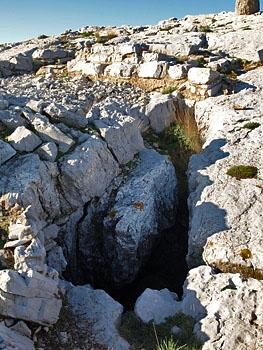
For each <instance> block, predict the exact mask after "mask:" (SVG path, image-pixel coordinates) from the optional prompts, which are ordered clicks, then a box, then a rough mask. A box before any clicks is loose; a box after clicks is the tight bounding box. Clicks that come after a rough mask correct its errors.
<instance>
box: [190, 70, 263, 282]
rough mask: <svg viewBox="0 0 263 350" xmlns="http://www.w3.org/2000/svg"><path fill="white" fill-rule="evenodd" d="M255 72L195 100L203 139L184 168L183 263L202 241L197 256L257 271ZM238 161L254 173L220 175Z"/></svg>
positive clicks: (227, 268)
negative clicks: (236, 85)
mask: <svg viewBox="0 0 263 350" xmlns="http://www.w3.org/2000/svg"><path fill="white" fill-rule="evenodd" d="M261 74H262V68H258V69H256V70H254V71H251V72H248V73H246V74H245V75H244V76H242V81H243V83H240V88H241V89H240V91H239V92H238V93H236V94H233V95H230V96H221V97H217V98H213V99H207V100H205V101H203V102H199V103H197V104H196V120H197V123H198V125H199V128H200V130H201V131H202V134H203V137H204V138H205V139H206V142H205V144H204V151H203V152H202V153H201V154H200V155H195V156H193V157H192V159H191V161H190V166H189V170H188V174H189V181H190V192H191V194H190V197H189V206H190V231H189V251H188V257H187V260H188V263H189V266H197V265H198V264H200V263H201V262H202V258H201V256H202V253H203V248H204V246H205V248H204V253H203V254H204V255H203V257H204V259H205V261H206V262H207V263H208V264H209V265H211V266H214V267H216V268H218V269H220V270H221V271H224V272H240V273H244V274H245V275H246V276H248V277H249V276H251V277H253V276H258V277H260V276H262V261H263V260H262V252H261V245H262V242H261V240H262V233H263V232H262V227H263V226H262V224H263V221H262V214H261V208H262V205H263V203H262V175H261V174H262V159H263V158H262V156H263V154H262V150H261V138H262V126H261V117H260V115H261V109H262V100H261V94H262V85H261V78H260V77H261ZM248 122H258V124H259V125H258V127H257V128H255V129H254V130H250V129H247V128H246V127H244V126H245V125H246V124H247V123H248ZM241 164H243V165H250V166H255V167H256V168H257V169H258V175H257V176H256V177H255V178H252V179H241V180H238V179H236V178H235V177H231V176H229V175H227V174H226V173H227V171H228V169H230V168H231V167H232V166H235V165H241ZM244 227H246V229H245V230H244ZM244 251H247V252H249V254H248V255H246V254H245V255H243V253H242V252H244ZM260 278H261V277H260Z"/></svg>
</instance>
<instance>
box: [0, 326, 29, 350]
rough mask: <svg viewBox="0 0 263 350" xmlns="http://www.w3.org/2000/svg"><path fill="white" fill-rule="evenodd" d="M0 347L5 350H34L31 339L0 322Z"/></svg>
mask: <svg viewBox="0 0 263 350" xmlns="http://www.w3.org/2000/svg"><path fill="white" fill-rule="evenodd" d="M0 347H1V348H2V349H7V350H9V349H10V350H11V349H17V350H35V346H34V343H33V341H32V340H31V339H29V338H28V337H26V336H24V335H21V334H19V333H18V332H16V331H13V330H11V329H10V328H8V327H6V326H5V324H4V322H0Z"/></svg>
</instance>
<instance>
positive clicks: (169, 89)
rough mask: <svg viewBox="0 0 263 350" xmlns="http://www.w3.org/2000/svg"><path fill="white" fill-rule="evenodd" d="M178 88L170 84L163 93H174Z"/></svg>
mask: <svg viewBox="0 0 263 350" xmlns="http://www.w3.org/2000/svg"><path fill="white" fill-rule="evenodd" d="M176 90H177V88H176V87H173V86H169V87H167V88H166V89H164V90H163V94H172V93H173V92H174V91H176Z"/></svg>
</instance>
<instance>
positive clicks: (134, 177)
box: [78, 149, 177, 287]
mask: <svg viewBox="0 0 263 350" xmlns="http://www.w3.org/2000/svg"><path fill="white" fill-rule="evenodd" d="M130 166H131V167H132V169H131V170H129V169H128V170H127V171H128V172H130V173H129V174H128V175H127V179H126V181H125V182H124V184H123V185H121V186H119V188H118V190H117V191H115V193H114V192H113V196H112V198H110V199H107V201H105V199H103V198H102V200H101V203H99V204H97V205H96V207H97V209H96V208H95V209H93V212H92V210H90V211H89V212H88V213H87V215H86V217H85V219H84V220H83V221H82V222H81V225H80V229H81V234H80V235H79V249H80V252H79V254H78V256H79V259H80V261H81V266H80V268H81V269H82V271H83V273H82V274H83V275H84V276H85V275H90V276H91V275H92V276H94V275H95V276H94V278H95V279H96V278H98V276H96V273H95V271H100V275H101V276H103V278H104V281H107V283H108V285H110V284H111V285H113V286H115V287H120V286H122V285H124V284H127V283H130V282H132V281H133V280H134V279H135V278H136V276H137V275H138V273H139V271H140V269H141V267H142V266H143V265H144V264H145V263H146V262H147V260H148V258H149V255H150V253H151V250H152V247H153V244H154V243H155V242H156V241H157V239H158V236H159V235H160V234H161V233H162V231H163V230H165V229H167V228H170V227H172V226H173V225H174V218H175V210H176V204H177V180H176V177H175V171H174V167H173V165H172V163H171V162H170V161H169V160H168V159H167V156H162V155H160V154H158V153H157V152H156V151H154V150H150V149H145V150H143V151H142V152H140V154H139V158H138V160H137V161H135V164H133V165H132V164H131V165H130ZM103 201H104V202H107V205H104V209H100V212H99V213H98V208H99V207H103ZM103 210H104V211H103ZM94 211H95V213H94ZM96 211H97V214H96ZM99 215H100V220H99V222H97V223H96V224H95V222H94V221H96V220H94V217H95V218H96V217H98V216H99ZM103 218H104V219H103ZM97 275H98V273H97Z"/></svg>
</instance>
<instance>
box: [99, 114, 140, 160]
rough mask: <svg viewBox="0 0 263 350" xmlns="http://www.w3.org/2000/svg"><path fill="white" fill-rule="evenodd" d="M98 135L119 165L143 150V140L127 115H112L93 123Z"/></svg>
mask: <svg viewBox="0 0 263 350" xmlns="http://www.w3.org/2000/svg"><path fill="white" fill-rule="evenodd" d="M93 123H94V125H95V127H96V128H97V129H99V131H100V135H101V136H102V137H103V139H104V140H105V141H106V142H107V146H108V148H109V149H110V150H111V151H112V152H113V153H114V155H115V157H116V158H117V160H118V162H119V163H120V164H126V163H128V162H129V161H130V160H132V159H133V157H134V155H135V154H136V153H138V152H140V151H141V150H142V149H144V144H143V138H142V136H141V134H140V131H139V129H138V127H137V122H136V120H135V119H134V118H132V117H130V116H127V115H120V114H119V113H118V114H117V115H116V113H114V111H112V115H110V114H109V115H108V117H106V116H105V117H104V118H102V117H101V118H100V119H98V120H94V121H93Z"/></svg>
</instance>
